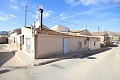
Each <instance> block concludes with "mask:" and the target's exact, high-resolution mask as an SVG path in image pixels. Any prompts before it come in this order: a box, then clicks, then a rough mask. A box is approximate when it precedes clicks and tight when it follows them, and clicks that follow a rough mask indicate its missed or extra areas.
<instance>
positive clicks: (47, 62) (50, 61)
mask: <svg viewBox="0 0 120 80" xmlns="http://www.w3.org/2000/svg"><path fill="white" fill-rule="evenodd" d="M60 60H63V58H59V59H54V60H49V61H46V62H41V63H38V64H34V66H41V65H46V64H49V63H53V62H57V61H60Z"/></svg>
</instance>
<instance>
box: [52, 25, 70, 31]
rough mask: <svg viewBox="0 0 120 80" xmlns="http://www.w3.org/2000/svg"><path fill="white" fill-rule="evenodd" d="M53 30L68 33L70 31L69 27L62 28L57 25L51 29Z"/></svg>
mask: <svg viewBox="0 0 120 80" xmlns="http://www.w3.org/2000/svg"><path fill="white" fill-rule="evenodd" d="M50 29H51V30H54V31H57V32H68V31H69V30H70V29H69V28H68V27H65V26H62V25H55V26H53V27H51V28H50Z"/></svg>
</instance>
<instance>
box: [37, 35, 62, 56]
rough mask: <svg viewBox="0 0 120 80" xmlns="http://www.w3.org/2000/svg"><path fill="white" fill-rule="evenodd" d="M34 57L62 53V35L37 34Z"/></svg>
mask: <svg viewBox="0 0 120 80" xmlns="http://www.w3.org/2000/svg"><path fill="white" fill-rule="evenodd" d="M36 47H37V51H36V56H37V57H36V58H43V57H47V56H52V55H58V54H63V36H58V35H57V36H52V35H38V37H37V43H36Z"/></svg>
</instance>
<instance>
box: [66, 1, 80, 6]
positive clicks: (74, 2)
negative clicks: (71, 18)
mask: <svg viewBox="0 0 120 80" xmlns="http://www.w3.org/2000/svg"><path fill="white" fill-rule="evenodd" d="M66 3H67V4H70V5H72V6H77V5H79V4H80V3H81V1H80V0H66Z"/></svg>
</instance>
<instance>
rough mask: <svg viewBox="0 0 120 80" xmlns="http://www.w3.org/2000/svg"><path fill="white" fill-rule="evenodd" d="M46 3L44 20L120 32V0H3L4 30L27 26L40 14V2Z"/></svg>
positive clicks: (1, 25) (0, 5) (0, 14)
mask: <svg viewBox="0 0 120 80" xmlns="http://www.w3.org/2000/svg"><path fill="white" fill-rule="evenodd" d="M41 5H44V8H43V9H44V12H43V24H44V25H46V26H47V27H49V28H51V27H53V26H55V25H63V26H66V27H69V28H70V30H76V29H86V28H87V29H88V30H89V31H91V32H93V31H98V27H100V29H99V30H100V31H104V30H107V31H113V32H120V0H0V31H11V30H13V29H16V28H20V27H22V26H24V25H25V6H28V11H27V26H31V25H33V22H34V21H35V20H36V19H38V18H40V13H39V6H41Z"/></svg>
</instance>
